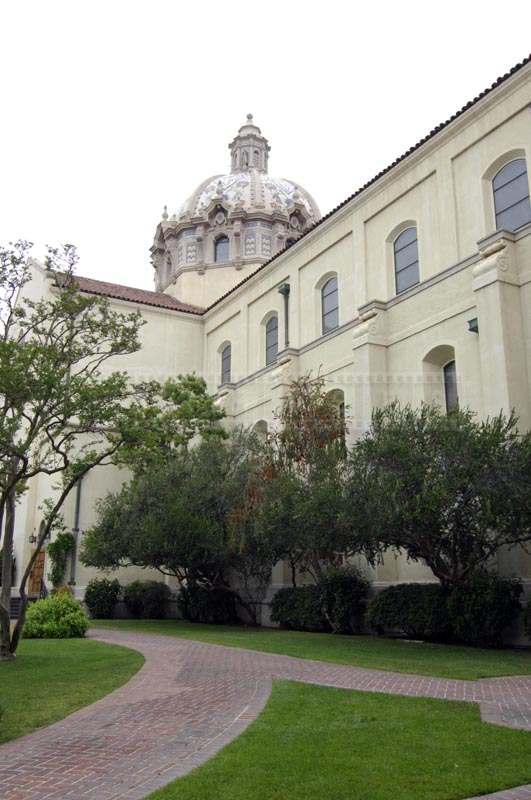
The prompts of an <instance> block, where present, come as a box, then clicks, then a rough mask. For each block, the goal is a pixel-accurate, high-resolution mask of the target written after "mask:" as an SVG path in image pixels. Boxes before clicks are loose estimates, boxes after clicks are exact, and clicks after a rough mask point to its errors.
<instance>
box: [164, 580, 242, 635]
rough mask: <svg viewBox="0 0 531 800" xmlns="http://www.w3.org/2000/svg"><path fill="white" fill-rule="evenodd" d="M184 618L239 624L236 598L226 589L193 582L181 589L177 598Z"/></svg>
mask: <svg viewBox="0 0 531 800" xmlns="http://www.w3.org/2000/svg"><path fill="white" fill-rule="evenodd" d="M177 605H178V608H179V610H180V612H181V614H182V615H183V617H184V619H187V620H190V622H206V623H210V624H215V625H237V624H238V623H239V622H240V620H239V618H238V614H237V611H236V598H235V596H234V594H233V593H232V592H228V591H226V590H225V589H207V588H206V587H204V586H198V585H197V584H192V585H190V586H185V587H183V588H182V589H181V591H180V594H179V598H178V600H177Z"/></svg>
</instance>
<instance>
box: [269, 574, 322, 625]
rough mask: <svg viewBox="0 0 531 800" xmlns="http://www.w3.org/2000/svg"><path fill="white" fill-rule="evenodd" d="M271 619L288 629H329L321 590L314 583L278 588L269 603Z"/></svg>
mask: <svg viewBox="0 0 531 800" xmlns="http://www.w3.org/2000/svg"><path fill="white" fill-rule="evenodd" d="M271 620H272V621H273V622H277V623H278V624H279V625H280V626H281V627H282V628H288V629H289V630H296V631H326V630H328V629H329V625H328V623H327V620H326V618H325V615H324V613H323V604H322V595H321V591H320V589H319V587H318V586H315V585H313V586H297V587H289V588H286V589H279V591H278V592H277V593H276V594H275V596H274V597H273V600H272V603H271Z"/></svg>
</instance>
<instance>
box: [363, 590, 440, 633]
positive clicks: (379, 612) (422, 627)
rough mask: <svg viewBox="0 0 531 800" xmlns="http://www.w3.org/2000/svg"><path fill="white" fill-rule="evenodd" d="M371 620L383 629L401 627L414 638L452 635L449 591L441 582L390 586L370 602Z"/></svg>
mask: <svg viewBox="0 0 531 800" xmlns="http://www.w3.org/2000/svg"><path fill="white" fill-rule="evenodd" d="M367 620H368V622H369V624H370V625H371V627H373V628H375V629H376V630H377V631H378V632H380V633H388V632H391V631H401V632H402V633H405V634H406V636H409V637H410V638H412V639H428V640H431V641H445V640H447V639H448V638H450V636H451V626H450V619H449V615H448V610H447V606H446V594H445V592H444V590H443V588H442V587H441V586H440V585H439V584H423V583H399V584H397V585H396V586H389V587H388V588H387V589H384V590H383V591H381V592H379V593H378V594H377V595H376V597H374V598H373V599H372V600H371V602H370V603H369V607H368V610H367Z"/></svg>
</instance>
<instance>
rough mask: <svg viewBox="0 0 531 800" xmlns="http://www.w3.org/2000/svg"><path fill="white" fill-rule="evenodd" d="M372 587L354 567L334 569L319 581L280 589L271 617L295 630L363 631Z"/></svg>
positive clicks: (272, 604) (274, 599) (284, 626)
mask: <svg viewBox="0 0 531 800" xmlns="http://www.w3.org/2000/svg"><path fill="white" fill-rule="evenodd" d="M368 588H369V585H368V582H367V580H366V579H365V578H364V577H363V576H362V575H361V574H360V573H359V572H358V571H357V570H356V569H354V568H353V567H347V568H342V569H330V570H328V571H327V572H325V573H324V574H323V576H322V578H321V579H320V581H319V583H317V584H314V585H310V586H297V587H291V588H286V589H280V590H279V591H278V592H277V593H276V594H275V596H274V598H273V601H272V603H271V620H272V621H273V622H277V623H278V624H280V625H281V627H283V628H288V629H292V630H303V631H332V632H333V633H359V632H360V631H361V629H362V627H363V618H364V614H365V604H366V597H367V593H368Z"/></svg>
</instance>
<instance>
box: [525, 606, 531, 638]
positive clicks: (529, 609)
mask: <svg viewBox="0 0 531 800" xmlns="http://www.w3.org/2000/svg"><path fill="white" fill-rule="evenodd" d="M524 631H525V634H526V636H527V638H528V639H531V600H529V601H528V603H527V605H526V607H525V610H524Z"/></svg>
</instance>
